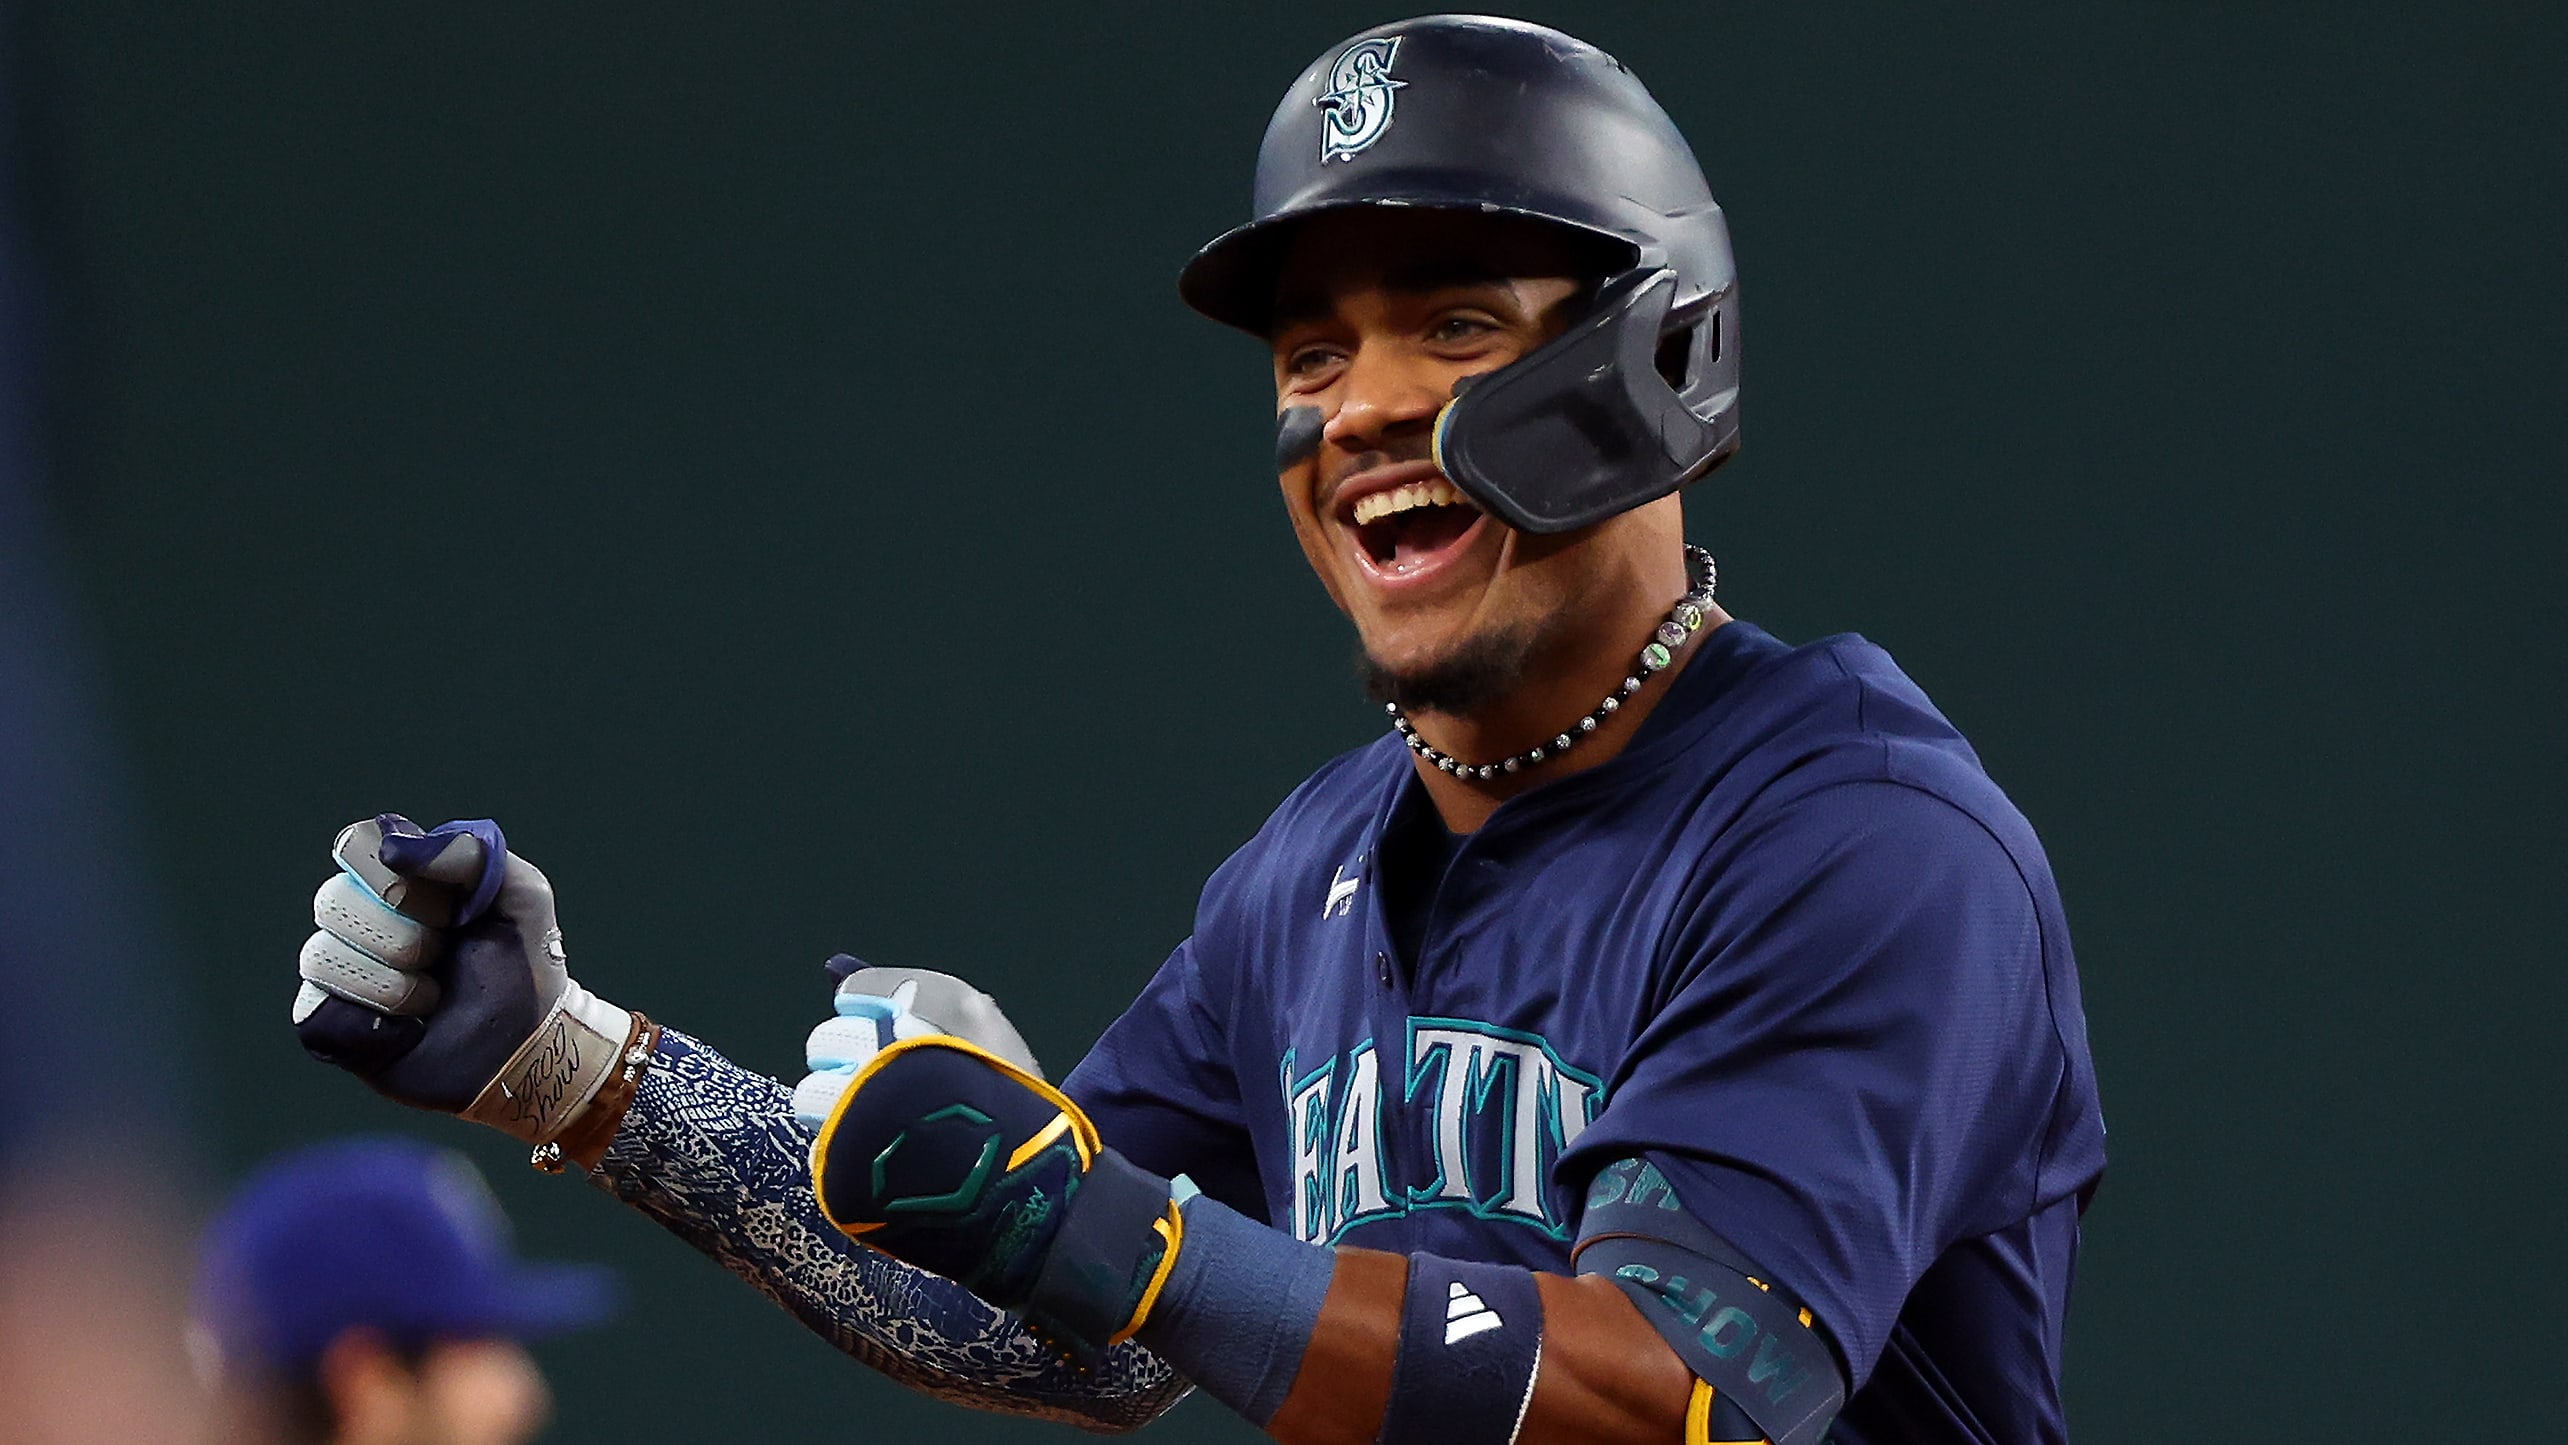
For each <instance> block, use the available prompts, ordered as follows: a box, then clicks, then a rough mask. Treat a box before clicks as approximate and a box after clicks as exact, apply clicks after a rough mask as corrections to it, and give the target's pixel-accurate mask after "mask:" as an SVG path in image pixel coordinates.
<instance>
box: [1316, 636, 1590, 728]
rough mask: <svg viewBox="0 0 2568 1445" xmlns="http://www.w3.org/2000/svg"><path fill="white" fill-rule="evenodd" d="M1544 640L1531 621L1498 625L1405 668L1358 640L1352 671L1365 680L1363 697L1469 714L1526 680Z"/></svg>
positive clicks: (1410, 709) (1450, 714)
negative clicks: (1395, 665)
mask: <svg viewBox="0 0 2568 1445" xmlns="http://www.w3.org/2000/svg"><path fill="white" fill-rule="evenodd" d="M1542 641H1543V638H1542V634H1541V630H1540V629H1538V628H1535V627H1532V626H1527V625H1519V626H1515V627H1509V628H1500V629H1498V630H1495V631H1491V632H1483V633H1480V634H1478V635H1476V636H1473V637H1467V638H1465V639H1463V641H1462V642H1461V644H1460V645H1458V646H1456V647H1454V648H1453V649H1452V650H1451V651H1448V652H1447V653H1445V655H1444V656H1442V657H1438V658H1435V659H1433V660H1432V661H1429V662H1424V663H1421V664H1419V665H1417V666H1415V667H1407V668H1401V667H1394V666H1392V665H1390V664H1389V663H1386V662H1384V661H1382V660H1381V659H1380V658H1378V657H1375V656H1374V655H1373V654H1372V653H1370V652H1368V651H1366V650H1365V648H1364V644H1363V643H1361V642H1358V643H1357V644H1356V650H1355V676H1356V680H1357V681H1359V682H1361V683H1362V684H1364V695H1365V696H1367V697H1369V698H1371V699H1373V700H1374V701H1375V702H1387V703H1391V704H1393V705H1394V706H1396V707H1398V708H1399V709H1400V710H1401V711H1402V712H1436V713H1443V714H1445V715H1446V716H1448V717H1469V716H1471V715H1472V714H1474V713H1477V712H1481V711H1484V710H1485V709H1487V708H1488V707H1490V706H1491V705H1492V704H1494V703H1496V702H1498V701H1500V700H1501V699H1503V698H1505V697H1507V696H1508V695H1509V694H1511V693H1513V692H1515V691H1516V690H1517V689H1518V688H1519V687H1522V686H1523V685H1524V681H1525V674H1526V672H1527V670H1528V668H1529V667H1530V665H1531V663H1532V662H1533V658H1534V654H1535V652H1536V651H1537V650H1538V649H1539V647H1540V645H1541V643H1542Z"/></svg>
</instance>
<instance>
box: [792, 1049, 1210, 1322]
mask: <svg viewBox="0 0 2568 1445" xmlns="http://www.w3.org/2000/svg"><path fill="white" fill-rule="evenodd" d="M812 1192H813V1193H814V1194H815V1195H816V1196H817V1197H818V1198H819V1200H820V1208H821V1213H822V1214H823V1215H825V1216H826V1217H827V1218H828V1220H829V1222H830V1223H831V1224H832V1225H834V1226H836V1227H837V1228H838V1229H839V1230H840V1231H841V1232H843V1233H845V1234H847V1235H850V1236H851V1237H853V1238H855V1239H856V1240H857V1241H859V1242H860V1243H863V1244H866V1245H870V1246H872V1247H873V1248H875V1249H879V1250H881V1251H882V1252H883V1253H885V1254H888V1255H890V1256H892V1257H893V1258H894V1259H898V1260H901V1261H903V1262H905V1263H908V1264H914V1265H917V1266H918V1267H919V1268H921V1269H924V1270H928V1271H930V1272H932V1273H935V1274H940V1275H943V1276H945V1277H946V1278H947V1279H950V1280H953V1281H954V1282H955V1283H957V1284H960V1285H962V1286H963V1287H964V1288H966V1289H969V1290H970V1291H972V1292H973V1293H974V1294H976V1295H979V1296H980V1297H981V1298H982V1299H984V1300H987V1301H989V1302H990V1303H991V1304H994V1305H996V1306H998V1307H999V1308H1001V1309H1004V1310H1009V1311H1012V1312H1014V1313H1016V1314H1018V1315H1020V1316H1022V1317H1023V1318H1024V1320H1025V1322H1026V1323H1027V1325H1029V1326H1031V1327H1032V1328H1033V1329H1034V1331H1035V1332H1036V1333H1037V1334H1039V1335H1042V1336H1043V1337H1044V1338H1045V1339H1046V1340H1048V1341H1050V1342H1051V1343H1052V1344H1053V1345H1054V1346H1056V1347H1057V1348H1059V1349H1061V1350H1062V1351H1063V1352H1064V1353H1065V1354H1067V1355H1069V1356H1070V1357H1071V1358H1072V1359H1074V1360H1077V1361H1080V1362H1081V1363H1083V1364H1092V1363H1094V1361H1095V1360H1096V1358H1097V1357H1098V1356H1099V1355H1100V1354H1102V1353H1103V1352H1104V1351H1105V1349H1106V1347H1107V1346H1109V1345H1113V1344H1118V1343H1120V1342H1122V1341H1123V1340H1126V1339H1129V1338H1131V1336H1132V1333H1133V1331H1135V1330H1137V1329H1139V1328H1140V1327H1141V1324H1142V1322H1143V1321H1144V1320H1145V1319H1146V1318H1148V1316H1149V1314H1150V1308H1151V1305H1152V1304H1153V1303H1154V1302H1155V1301H1156V1300H1157V1299H1158V1297H1159V1293H1160V1290H1161V1289H1162V1287H1163V1286H1164V1285H1165V1284H1166V1283H1167V1280H1168V1275H1169V1271H1170V1269H1171V1268H1172V1267H1173V1266H1174V1265H1175V1263H1176V1260H1177V1251H1178V1246H1179V1244H1180V1242H1181V1240H1182V1239H1183V1236H1184V1230H1185V1217H1184V1216H1183V1215H1182V1214H1181V1213H1179V1211H1178V1208H1177V1205H1176V1204H1175V1202H1174V1201H1173V1200H1172V1199H1171V1198H1170V1196H1169V1186H1168V1181H1166V1180H1164V1179H1161V1178H1159V1177H1157V1176H1156V1175H1153V1174H1150V1173H1148V1172H1146V1171H1144V1170H1142V1169H1140V1168H1138V1167H1136V1166H1134V1165H1132V1164H1130V1163H1127V1162H1126V1161H1125V1160H1124V1158H1123V1156H1122V1155H1119V1154H1117V1153H1115V1152H1114V1151H1112V1150H1110V1149H1107V1148H1106V1147H1105V1146H1104V1144H1103V1143H1102V1142H1101V1141H1100V1140H1099V1139H1098V1137H1097V1127H1096V1125H1095V1124H1093V1123H1091V1122H1089V1119H1088V1116H1087V1115H1086V1114H1085V1113H1084V1112H1082V1111H1081V1110H1080V1108H1079V1106H1078V1105H1077V1104H1074V1103H1072V1102H1071V1101H1070V1099H1069V1096H1067V1095H1065V1094H1063V1093H1062V1092H1061V1091H1060V1090H1058V1089H1056V1088H1054V1087H1052V1086H1051V1085H1050V1084H1047V1083H1045V1082H1044V1081H1043V1080H1041V1079H1038V1078H1036V1077H1035V1076H1034V1075H1032V1074H1030V1073H1027V1072H1026V1071H1025V1070H1023V1069H1020V1068H1018V1067H1017V1066H1016V1065H1014V1064H1011V1063H1009V1062H1008V1061H1007V1060H1005V1059H1002V1058H1000V1057H998V1056H997V1055H995V1054H992V1053H990V1052H989V1051H988V1050H986V1049H982V1048H980V1047H979V1046H977V1045H975V1044H971V1043H968V1042H966V1041H964V1040H962V1039H959V1038H954V1037H951V1036H948V1035H944V1034H937V1035H931V1036H929V1037H925V1038H915V1039H903V1040H901V1041H900V1042H898V1043H895V1044H893V1045H892V1046H891V1047H889V1048H886V1049H884V1050H883V1051H882V1052H881V1053H879V1054H876V1055H875V1056H874V1057H873V1059H872V1060H870V1061H869V1062H868V1063H867V1064H866V1066H865V1067H864V1068H863V1069H861V1070H859V1071H858V1072H857V1075H856V1077H855V1079H854V1080H853V1081H852V1082H851V1083H850V1084H849V1085H848V1087H847V1091H846V1093H845V1094H844V1095H843V1096H841V1097H840V1099H839V1101H838V1105H837V1107H836V1108H835V1109H833V1110H832V1111H831V1113H830V1115H829V1118H828V1120H827V1121H826V1122H824V1123H823V1124H822V1125H821V1130H820V1137H819V1138H818V1139H817V1140H816V1141H814V1143H813V1145H812Z"/></svg>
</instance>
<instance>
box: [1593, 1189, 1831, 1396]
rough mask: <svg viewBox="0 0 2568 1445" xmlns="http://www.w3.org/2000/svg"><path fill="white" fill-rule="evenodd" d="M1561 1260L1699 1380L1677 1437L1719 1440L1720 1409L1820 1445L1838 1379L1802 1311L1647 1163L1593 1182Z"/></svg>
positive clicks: (1828, 1354) (1824, 1347) (1807, 1315)
mask: <svg viewBox="0 0 2568 1445" xmlns="http://www.w3.org/2000/svg"><path fill="white" fill-rule="evenodd" d="M1570 1259H1571V1262H1572V1265H1573V1267H1574V1268H1576V1269H1577V1271H1578V1272H1579V1273H1580V1274H1601V1275H1606V1276H1608V1277H1610V1278H1611V1279H1612V1280H1613V1281H1614V1283H1615V1284H1616V1285H1617V1286H1619V1287H1621V1289H1622V1291H1623V1293H1625V1294H1626V1295H1629V1296H1630V1297H1631V1300H1632V1303H1633V1304H1635V1305H1637V1306H1638V1307H1639V1308H1640V1312H1641V1318H1643V1319H1645V1320H1647V1321H1649V1323H1650V1327H1651V1328H1652V1329H1655V1330H1657V1331H1658V1333H1659V1336H1660V1338H1662V1339H1664V1340H1666V1341H1667V1343H1668V1346H1669V1347H1670V1348H1671V1349H1673V1350H1675V1351H1676V1355H1677V1358H1678V1359H1680V1360H1683V1361H1684V1362H1685V1366H1686V1368H1687V1369H1689V1370H1692V1371H1693V1372H1694V1377H1695V1378H1696V1379H1697V1380H1699V1381H1701V1382H1702V1383H1701V1385H1700V1386H1698V1387H1697V1389H1696V1391H1695V1399H1694V1406H1693V1409H1692V1411H1691V1412H1690V1414H1689V1418H1688V1420H1687V1425H1686V1439H1687V1440H1688V1441H1689V1442H1700V1441H1703V1440H1706V1439H1712V1440H1718V1439H1722V1438H1724V1437H1723V1434H1722V1432H1721V1431H1720V1430H1719V1429H1718V1425H1717V1421H1716V1420H1715V1418H1714V1417H1715V1415H1716V1414H1717V1413H1719V1412H1721V1411H1723V1410H1724V1409H1725V1407H1726V1408H1729V1409H1735V1411H1736V1412H1737V1414H1738V1415H1739V1416H1741V1417H1744V1418H1745V1419H1746V1420H1747V1421H1748V1422H1750V1423H1751V1424H1752V1425H1753V1426H1754V1428H1755V1430H1756V1431H1757V1432H1758V1434H1760V1435H1762V1436H1763V1438H1765V1439H1767V1440H1770V1441H1772V1442H1774V1445H1818V1442H1819V1441H1820V1439H1821V1437H1822V1436H1824V1435H1825V1434H1826V1433H1827V1431H1828V1426H1829V1424H1830V1423H1831V1422H1833V1421H1834V1420H1835V1419H1836V1418H1837V1412H1838V1410H1839V1409H1841V1408H1842V1407H1843V1406H1844V1405H1845V1403H1846V1377H1845V1372H1844V1371H1843V1370H1842V1369H1841V1368H1840V1367H1839V1366H1838V1364H1837V1355H1836V1351H1835V1350H1834V1349H1833V1348H1832V1347H1831V1346H1830V1345H1829V1343H1828V1342H1827V1340H1825V1339H1823V1338H1822V1337H1821V1336H1820V1334H1819V1331H1818V1330H1817V1329H1816V1328H1815V1321H1813V1320H1812V1318H1811V1315H1810V1311H1809V1310H1807V1309H1805V1308H1803V1307H1802V1305H1801V1303H1800V1302H1799V1301H1798V1300H1795V1299H1793V1298H1792V1297H1791V1296H1790V1295H1788V1294H1786V1293H1785V1292H1784V1291H1782V1290H1779V1289H1777V1288H1775V1286H1774V1284H1773V1282H1772V1281H1770V1280H1768V1279H1766V1278H1764V1277H1763V1275H1762V1274H1761V1273H1760V1272H1759V1270H1758V1268H1757V1266H1756V1264H1755V1263H1754V1262H1752V1261H1751V1260H1749V1259H1748V1258H1747V1257H1746V1256H1745V1255H1742V1254H1740V1253H1739V1252H1738V1251H1737V1250H1735V1249H1733V1248H1731V1247H1730V1245H1729V1244H1728V1242H1727V1241H1725V1240H1723V1239H1722V1238H1721V1237H1720V1236H1719V1235H1718V1234H1715V1233H1713V1231H1712V1230H1711V1229H1710V1228H1708V1227H1706V1226H1705V1225H1704V1224H1702V1223H1701V1222H1700V1221H1698V1220H1696V1219H1695V1218H1694V1217H1693V1216H1691V1215H1689V1214H1687V1213H1686V1212H1685V1211H1684V1209H1683V1207H1682V1206H1681V1205H1680V1204H1679V1203H1678V1201H1677V1197H1676V1191H1675V1189H1674V1188H1673V1187H1671V1186H1670V1185H1669V1184H1668V1182H1667V1180H1666V1178H1665V1177H1664V1176H1662V1175H1661V1174H1660V1173H1659V1172H1658V1170H1657V1169H1655V1168H1653V1167H1651V1166H1650V1164H1649V1163H1648V1162H1647V1161H1645V1160H1640V1159H1624V1160H1618V1161H1617V1162H1615V1163H1614V1164H1612V1165H1609V1166H1607V1168H1606V1169H1605V1170H1604V1171H1603V1172H1602V1173H1600V1174H1598V1175H1597V1177H1596V1182H1595V1183H1594V1184H1593V1185H1592V1186H1590V1188H1589V1190H1588V1196H1587V1210H1586V1213H1585V1214H1584V1215H1583V1216H1582V1217H1581V1219H1580V1222H1579V1231H1578V1243H1577V1245H1576V1246H1575V1247H1574V1248H1573V1249H1572V1250H1571V1251H1570Z"/></svg>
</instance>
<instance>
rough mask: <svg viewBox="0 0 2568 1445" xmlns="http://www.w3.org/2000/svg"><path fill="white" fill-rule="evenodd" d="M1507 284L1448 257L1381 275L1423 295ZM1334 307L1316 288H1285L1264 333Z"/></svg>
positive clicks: (1321, 316) (1393, 286)
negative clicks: (1463, 288)
mask: <svg viewBox="0 0 2568 1445" xmlns="http://www.w3.org/2000/svg"><path fill="white" fill-rule="evenodd" d="M1511 285H1512V278H1510V277H1507V276H1502V275H1500V274H1499V273H1498V272H1497V271H1495V270H1493V269H1491V268H1490V267H1489V266H1487V265H1485V264H1482V263H1479V262H1473V261H1463V260H1456V259H1454V258H1451V257H1439V258H1437V259H1434V260H1428V261H1413V262H1410V263H1409V264H1408V265H1405V266H1400V267H1397V268H1395V269H1393V270H1390V271H1386V272H1384V273H1383V275H1382V289H1383V290H1385V291H1395V292H1398V293H1399V294H1401V295H1403V296H1427V295H1432V294H1434V293H1435V292H1438V291H1445V290H1451V289H1454V288H1457V287H1467V286H1498V287H1509V286H1511ZM1336 310H1337V306H1336V303H1335V302H1333V301H1331V300H1330V299H1329V298H1328V297H1327V296H1325V295H1322V294H1321V293H1319V292H1316V291H1294V292H1287V293H1285V294H1284V295H1281V296H1278V297H1276V298H1275V305H1274V308H1273V309H1272V310H1270V311H1268V312H1267V314H1266V316H1267V319H1266V334H1267V335H1269V336H1277V335H1281V334H1282V333H1283V332H1284V331H1286V330H1287V329H1289V328H1291V327H1295V326H1300V325H1302V324H1304V323H1305V322H1311V321H1322V320H1326V319H1327V318H1328V317H1329V316H1331V315H1332V314H1334V313H1335V312H1336Z"/></svg>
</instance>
